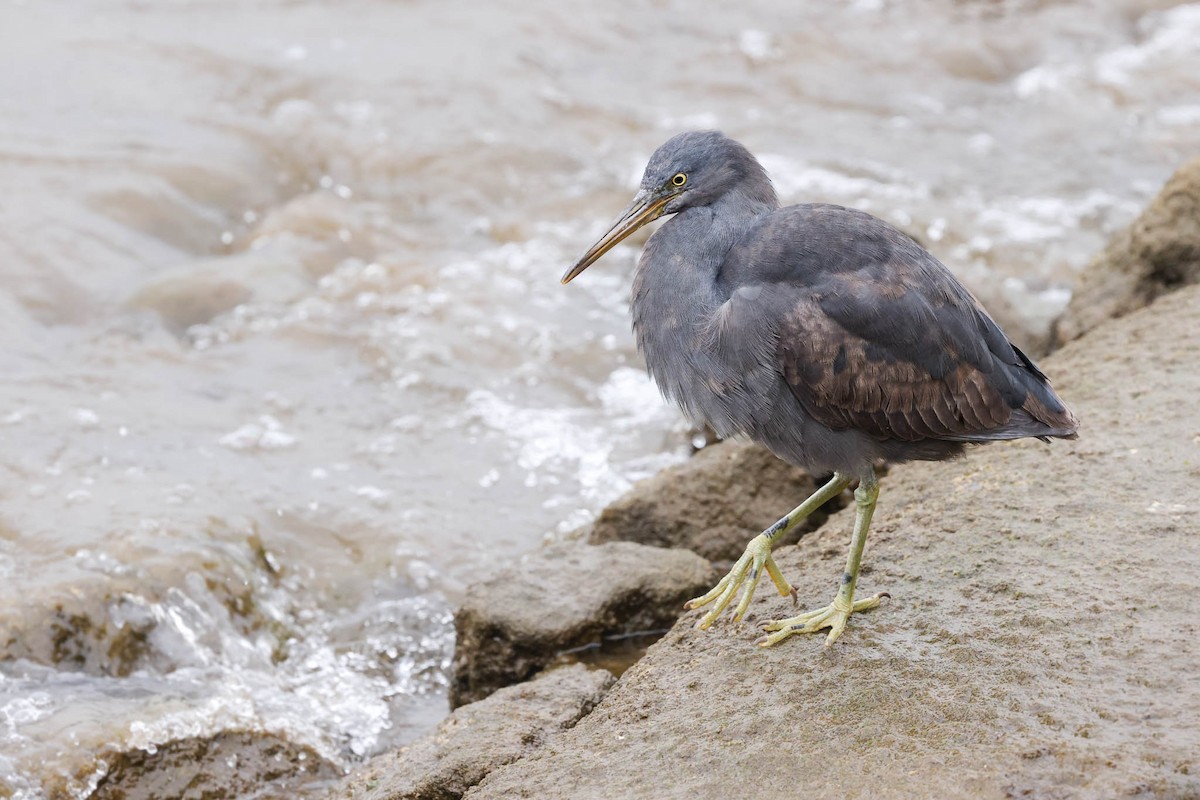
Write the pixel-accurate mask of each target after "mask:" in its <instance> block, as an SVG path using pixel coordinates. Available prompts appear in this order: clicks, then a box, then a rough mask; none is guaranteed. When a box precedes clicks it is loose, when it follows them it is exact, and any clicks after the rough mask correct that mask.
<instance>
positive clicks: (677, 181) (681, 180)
mask: <svg viewBox="0 0 1200 800" xmlns="http://www.w3.org/2000/svg"><path fill="white" fill-rule="evenodd" d="M671 183H672V185H674V186H683V185H684V184H685V183H687V175H684V174H683V173H682V172H678V173H676V174H675V177H674V178H671Z"/></svg>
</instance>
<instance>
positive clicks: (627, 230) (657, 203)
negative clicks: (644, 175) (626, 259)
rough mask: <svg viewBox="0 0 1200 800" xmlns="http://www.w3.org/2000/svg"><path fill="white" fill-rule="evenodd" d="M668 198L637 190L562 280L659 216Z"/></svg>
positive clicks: (566, 279) (583, 267)
mask: <svg viewBox="0 0 1200 800" xmlns="http://www.w3.org/2000/svg"><path fill="white" fill-rule="evenodd" d="M670 199H671V197H670V196H669V195H668V196H667V197H658V196H655V195H654V194H653V193H652V192H650V191H649V190H647V189H642V190H641V191H640V192H638V193H637V195H636V196H635V197H634V198H633V202H632V203H630V204H629V207H628V208H626V209H625V210H624V211H622V212H621V216H619V217H618V218H617V221H616V222H614V223H613V226H612V227H611V228H609V229H608V233H606V234H604V235H603V236H601V237H600V238H599V239H598V240H597V241H596V243H595V244H594V245H592V246H591V247H589V248H588V251H587V252H586V253H584V254H583V257H582V258H580V259H579V260H578V261H576V262H575V266H573V267H571V268H570V269H569V270H567V271H566V273H565V274H564V275H563V276H562V282H563V283H570V282H571V280H572V279H573V278H574V277H575V276H576V275H578V274H579V273H581V272H583V271H584V270H585V269H587V268H588V267H590V266H591V265H592V264H594V263H595V262H596V261H599V260H600V256H602V255H604V254H605V253H607V252H608V251H609V250H611V249H613V248H614V247H616V245H617V243H618V242H620V241H621V240H622V239H624V238H625V237H626V236H628V235H629V234H631V233H633V232H634V231H636V230H637V229H638V228H640V227H642V226H643V225H645V224H646V223H647V222H653V221H654V220H656V219H658V218H659V217H661V216H662V214H663V208H665V207H666V205H667V201H668V200H670Z"/></svg>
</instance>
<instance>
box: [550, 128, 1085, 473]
mask: <svg viewBox="0 0 1200 800" xmlns="http://www.w3.org/2000/svg"><path fill="white" fill-rule="evenodd" d="M676 176H684V178H683V179H684V180H685V181H686V185H685V186H683V187H682V190H680V189H681V187H679V186H674V185H672V179H673V178H675V179H678V178H676ZM638 197H639V200H640V202H641V205H642V207H645V206H647V204H650V205H653V204H656V203H657V204H658V205H659V207H658V208H657V209H655V210H653V211H652V212H651V213H649V214H646V215H644V216H647V217H648V218H647V219H641V220H640V221H638V222H637V224H636V225H634V226H633V227H631V228H629V229H628V230H625V231H623V232H620V231H617V232H618V233H620V235H619V236H618V237H617V238H616V239H615V240H610V241H609V242H608V243H607V244H605V246H604V247H602V248H601V247H599V244H600V243H598V247H597V248H593V250H592V251H589V256H591V255H593V254H594V257H591V259H590V260H588V259H589V256H585V257H584V259H581V261H580V265H582V266H580V265H576V267H575V268H574V269H573V270H572V271H570V272H569V273H568V275H567V276H566V277H564V282H565V281H566V280H569V279H570V278H572V277H574V276H575V275H576V274H578V272H580V271H582V268H583V267H586V266H587V264H590V263H591V262H592V261H594V260H595V259H596V258H598V257H599V255H602V254H603V252H606V251H607V249H608V248H609V247H611V246H612V244H615V243H616V241H619V239H620V238H623V236H624V235H627V234H628V233H629V232H631V230H632V229H633V228H636V227H639V226H640V225H641V224H644V223H645V222H646V221H649V219H653V218H655V217H657V216H661V215H665V214H674V216H673V217H672V218H671V219H670V220H669V221H667V222H666V223H665V224H664V225H663V226H662V227H661V228H660V229H659V230H658V231H657V232H656V233H655V234H654V235H653V236H652V237H651V238H650V241H649V242H648V244H647V245H646V247H645V250H644V251H643V253H642V256H641V259H640V261H639V263H638V267H637V273H636V275H635V277H634V282H633V296H632V310H633V326H634V330H635V333H636V336H637V341H638V346H639V348H640V349H641V351H642V353H643V354H644V356H645V359H646V365H647V367H648V369H649V371H650V373H651V375H652V376H653V377H654V380H655V381H656V383H657V384H658V386H659V388H660V389H661V390H662V392H663V394H664V395H666V396H667V397H668V398H670V399H672V400H674V401H675V402H677V403H678V404H679V405H680V406H681V407H682V408H683V409H684V411H685V413H686V414H687V415H688V416H689V417H690V418H691V419H692V420H694V421H695V422H697V423H704V424H708V425H710V426H711V427H712V428H713V429H714V430H715V431H716V432H717V433H718V434H719V435H721V436H723V437H728V436H733V435H744V436H748V437H750V438H752V439H754V440H756V441H759V442H761V443H762V444H764V445H766V446H767V447H769V448H770V449H771V450H772V451H773V452H775V453H776V454H777V455H778V456H780V457H781V458H783V459H785V460H787V461H789V462H791V463H793V464H796V465H798V466H801V467H804V468H806V469H808V470H809V471H810V472H814V473H826V472H834V471H836V472H843V473H849V474H861V473H862V472H863V471H864V469H866V468H869V466H870V464H871V463H872V462H874V461H875V460H877V459H885V460H887V461H891V462H899V461H907V460H912V459H921V460H936V459H942V458H948V457H952V456H954V455H956V454H957V453H959V452H960V451H961V449H962V447H963V445H964V444H966V443H984V442H989V441H994V440H998V439H1017V438H1022V437H1028V436H1037V437H1043V438H1044V437H1073V436H1074V435H1075V430H1076V425H1077V423H1076V421H1075V418H1074V417H1073V416H1072V415H1071V413H1070V411H1068V410H1067V408H1066V406H1065V405H1064V404H1063V403H1062V401H1061V400H1060V399H1059V398H1058V396H1057V395H1056V394H1055V393H1054V391H1053V390H1052V389H1051V388H1050V385H1049V383H1048V381H1047V379H1046V376H1045V375H1044V374H1043V373H1042V372H1041V371H1040V370H1039V369H1038V368H1037V366H1036V365H1034V363H1033V362H1032V361H1031V360H1030V359H1029V358H1028V357H1027V356H1025V354H1024V353H1022V352H1021V351H1020V350H1019V349H1018V348H1017V347H1016V346H1014V345H1013V344H1012V343H1011V342H1010V341H1009V340H1008V338H1007V337H1006V336H1005V335H1004V333H1003V331H1001V330H1000V328H999V326H997V325H996V323H995V322H994V321H993V320H992V319H991V317H989V316H988V314H987V312H986V311H984V310H983V308H982V307H981V306H980V304H979V303H978V301H977V300H976V299H975V298H974V297H973V296H972V295H971V294H970V293H969V292H968V291H967V290H966V289H965V288H964V287H963V286H962V285H961V284H960V283H959V282H958V281H957V280H956V279H955V277H954V276H953V274H951V272H950V271H949V270H947V269H946V268H945V267H944V266H942V264H941V263H939V262H938V261H937V259H935V258H934V257H933V256H932V255H930V254H929V253H928V252H927V251H925V250H924V249H923V248H921V247H920V246H919V245H918V244H917V243H916V242H914V241H913V240H912V239H911V238H909V237H908V236H906V235H905V234H903V233H902V232H900V231H899V230H897V229H895V228H893V227H892V226H891V225H888V224H887V223H886V222H884V221H882V220H880V219H877V218H876V217H873V216H871V215H869V214H866V213H864V212H861V211H855V210H852V209H847V208H842V207H840V206H835V205H824V204H811V205H796V206H790V207H787V208H780V207H779V202H778V200H777V198H776V195H775V191H774V189H773V188H772V186H771V182H770V179H769V178H768V177H767V174H766V172H765V171H764V170H763V168H762V166H761V165H760V164H759V163H758V161H757V160H756V159H755V158H754V156H752V155H751V154H750V152H749V151H747V150H746V149H745V148H744V147H743V146H742V145H740V144H738V143H737V142H735V141H733V140H731V139H729V138H727V137H725V136H724V135H722V134H720V133H718V132H716V131H702V132H692V133H684V134H680V135H678V136H675V137H673V138H672V139H670V140H669V141H667V142H666V143H665V144H664V145H662V146H661V147H660V148H659V149H658V150H657V151H656V152H655V153H654V155H653V157H652V158H651V159H650V162H649V164H648V165H647V167H646V170H645V174H644V176H643V178H642V183H641V191H640V192H639V195H638ZM639 200H635V203H634V205H632V206H631V207H630V210H631V211H632V212H637V210H638V209H636V208H635V206H637V205H638V204H639ZM625 216H626V217H629V216H630V214H629V213H628V212H627V214H626V215H625ZM618 226H619V224H618ZM616 230H617V227H614V231H616ZM611 233H612V232H610V234H611ZM603 241H604V240H602V242H603ZM596 250H599V252H598V253H596ZM585 262H586V263H585Z"/></svg>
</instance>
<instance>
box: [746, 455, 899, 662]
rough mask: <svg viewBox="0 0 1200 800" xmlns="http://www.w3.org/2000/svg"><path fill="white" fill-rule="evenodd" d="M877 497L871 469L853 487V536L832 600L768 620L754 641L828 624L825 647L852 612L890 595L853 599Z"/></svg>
mask: <svg viewBox="0 0 1200 800" xmlns="http://www.w3.org/2000/svg"><path fill="white" fill-rule="evenodd" d="M878 497H879V483H878V482H877V481H876V479H875V471H874V470H871V471H870V472H869V473H868V474H867V475H865V476H863V479H862V482H861V483H859V486H858V488H857V489H855V490H854V504H855V508H856V513H855V515H854V536H853V538H852V539H851V540H850V554H849V556H848V557H847V558H846V571H845V572H843V573H842V582H841V585H840V586H839V587H838V593H837V596H836V597H834V599H833V602H832V603H830V604H829V605H827V606H825V607H824V608H821V609H817V610H816V611H809V612H807V613H804V614H800V615H799V616H796V617H790V618H788V619H781V620H773V621H771V622H768V623H767V624H766V625H764V626H763V629H764V630H767V631H773V633H770V634H768V635H767V636H764V637H762V638H761V639H759V640H758V642H757V644H759V645H761V646H763V647H770V646H771V645H773V644H778V643H779V642H782V641H783V640H784V639H786V638H787V637H789V636H791V635H792V634H793V633H815V632H816V631H819V630H821V629H822V628H829V629H830V630H829V636H827V637H826V639H825V646H826V647H828V646H829V645H831V644H833V643H834V641H835V640H836V639H837V638H838V637H839V636H841V635H842V631H843V630H845V628H846V621H847V620H849V619H850V615H851V614H853V613H854V612H855V611H866V610H867V609H869V608H875V607H876V606H878V605H879V602H880V600H881V599H882V598H884V597H889V596H890V595H888V594H887V593H886V592H880V593H879V594H875V595H872V596H871V597H868V598H865V599H863V600H858V601H856V600H855V599H854V589H855V587H856V586H857V585H858V567H859V564H860V563H861V562H862V554H863V547H864V546H866V544H867V529H868V528H869V527H870V526H871V515H872V514H874V513H875V500H876V498H878Z"/></svg>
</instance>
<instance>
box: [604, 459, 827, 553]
mask: <svg viewBox="0 0 1200 800" xmlns="http://www.w3.org/2000/svg"><path fill="white" fill-rule="evenodd" d="M815 488H816V485H815V483H814V481H813V478H812V477H811V476H809V475H808V473H806V472H805V471H804V470H802V469H799V468H797V467H793V466H792V465H790V464H788V463H786V462H784V461H781V460H780V459H778V458H776V457H775V456H774V455H772V454H771V452H770V451H768V450H767V449H766V448H764V447H762V446H761V445H758V444H753V443H751V442H739V441H727V442H721V443H719V444H714V445H712V446H710V447H706V448H704V449H703V450H701V451H700V452H698V453H697V454H696V455H695V456H694V457H693V458H691V459H690V460H688V461H687V462H685V463H683V464H679V465H677V466H674V467H670V468H668V469H666V470H663V471H662V472H660V473H659V474H658V475H655V476H654V477H652V478H648V479H646V480H644V481H642V482H640V483H638V484H637V485H636V486H635V487H634V488H633V489H632V490H631V491H630V492H629V493H628V494H626V495H625V496H623V497H621V498H620V499H619V500H617V501H616V502H614V503H612V504H611V505H610V506H608V508H606V509H604V511H603V512H601V514H600V516H599V518H598V519H597V520H596V523H595V525H594V526H593V527H592V531H591V533H590V534H589V537H588V541H590V542H593V543H598V542H608V541H618V540H623V541H633V542H640V543H641V544H648V545H654V546H656V547H682V548H684V549H687V550H691V551H693V552H695V553H699V554H700V555H702V556H704V557H705V558H707V559H709V560H711V561H733V560H736V559H737V558H738V557H739V556H741V554H742V551H743V550H745V548H746V543H747V542H748V541H750V538H751V537H753V536H754V535H755V534H756V533H758V532H759V531H761V530H763V529H765V528H766V527H767V526H769V525H770V524H771V523H773V522H775V521H776V520H777V519H779V518H780V517H782V516H783V515H784V514H785V513H787V512H788V511H790V510H791V509H793V508H794V507H796V506H797V505H799V503H800V502H801V501H802V500H804V498H806V497H808V496H809V495H810V494H812V493H813V490H814V489H815ZM847 496H848V495H847ZM845 502H846V498H845V497H842V498H837V499H835V500H834V501H832V502H831V503H829V505H828V506H826V508H824V509H822V510H821V511H819V512H817V513H816V514H814V515H813V516H812V517H810V518H809V519H808V520H807V522H806V523H805V524H804V525H802V526H800V527H799V528H798V529H797V530H796V531H795V532H794V533H792V534H791V541H795V540H796V539H797V538H799V537H800V536H801V535H802V534H803V533H805V532H807V531H810V530H813V529H814V528H816V527H818V526H819V525H820V524H821V523H822V522H824V521H825V518H826V517H827V516H828V511H829V510H830V509H831V507H832V508H840V507H841V506H843V505H845ZM788 543H790V542H788Z"/></svg>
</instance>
